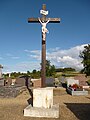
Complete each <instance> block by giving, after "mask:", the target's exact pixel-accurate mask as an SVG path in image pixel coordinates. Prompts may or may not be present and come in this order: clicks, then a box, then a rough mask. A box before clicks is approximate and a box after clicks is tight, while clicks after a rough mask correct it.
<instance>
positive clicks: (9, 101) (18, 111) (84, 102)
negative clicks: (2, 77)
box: [0, 87, 90, 120]
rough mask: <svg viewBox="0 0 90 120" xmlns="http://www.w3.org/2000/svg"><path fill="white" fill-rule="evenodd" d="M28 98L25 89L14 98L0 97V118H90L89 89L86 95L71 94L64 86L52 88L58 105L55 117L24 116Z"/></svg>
mask: <svg viewBox="0 0 90 120" xmlns="http://www.w3.org/2000/svg"><path fill="white" fill-rule="evenodd" d="M29 100H30V94H29V91H28V90H27V89H26V90H25V91H23V92H22V93H21V94H20V95H18V96H17V97H16V98H0V120H90V91H89V94H88V95H87V96H71V95H69V94H67V93H66V90H65V88H62V87H60V88H54V104H56V103H59V105H60V117H59V118H57V119H52V118H32V117H24V116H23V110H24V108H26V107H27V106H28V105H29Z"/></svg>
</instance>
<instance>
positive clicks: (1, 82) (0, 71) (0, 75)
mask: <svg viewBox="0 0 90 120" xmlns="http://www.w3.org/2000/svg"><path fill="white" fill-rule="evenodd" d="M2 68H3V66H2V65H0V86H4V85H5V79H4V78H3V75H2Z"/></svg>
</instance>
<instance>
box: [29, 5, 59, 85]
mask: <svg viewBox="0 0 90 120" xmlns="http://www.w3.org/2000/svg"><path fill="white" fill-rule="evenodd" d="M42 10H43V11H45V12H46V5H45V4H43V6H42ZM40 20H41V21H43V22H47V21H48V20H49V23H60V18H46V15H45V14H42V17H41V18H40ZM39 22H40V21H39V19H38V18H28V23H39ZM45 80H46V33H43V32H42V62H41V87H45Z"/></svg>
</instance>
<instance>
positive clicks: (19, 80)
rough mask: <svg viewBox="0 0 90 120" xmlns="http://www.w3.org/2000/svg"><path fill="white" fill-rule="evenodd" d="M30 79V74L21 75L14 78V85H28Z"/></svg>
mask: <svg viewBox="0 0 90 120" xmlns="http://www.w3.org/2000/svg"><path fill="white" fill-rule="evenodd" d="M30 80H31V77H30V76H27V75H23V76H20V77H18V78H16V82H15V85H16V86H26V87H30Z"/></svg>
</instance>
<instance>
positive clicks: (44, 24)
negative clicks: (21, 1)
mask: <svg viewBox="0 0 90 120" xmlns="http://www.w3.org/2000/svg"><path fill="white" fill-rule="evenodd" d="M38 20H39V22H40V23H41V25H42V33H43V40H45V37H46V35H45V34H46V33H49V31H48V30H47V28H46V25H47V23H48V22H49V21H50V20H49V19H48V21H47V22H42V21H41V20H40V18H38Z"/></svg>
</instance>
